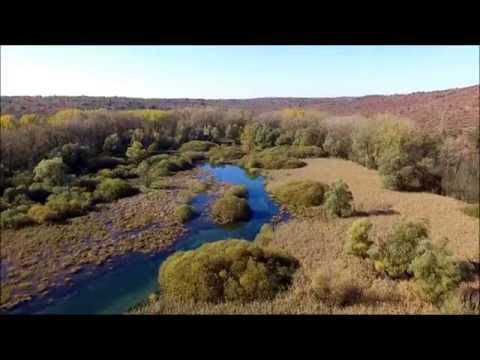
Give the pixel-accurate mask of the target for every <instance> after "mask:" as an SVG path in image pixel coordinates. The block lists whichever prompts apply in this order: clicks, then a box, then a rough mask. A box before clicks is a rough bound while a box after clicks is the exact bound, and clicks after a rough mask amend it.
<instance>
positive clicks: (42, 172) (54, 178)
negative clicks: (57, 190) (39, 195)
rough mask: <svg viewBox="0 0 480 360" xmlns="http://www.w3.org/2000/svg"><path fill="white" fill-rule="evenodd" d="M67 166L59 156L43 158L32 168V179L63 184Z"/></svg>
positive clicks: (52, 183)
mask: <svg viewBox="0 0 480 360" xmlns="http://www.w3.org/2000/svg"><path fill="white" fill-rule="evenodd" d="M66 173H67V167H66V166H65V164H64V163H63V160H62V158H61V157H55V158H53V159H44V160H42V161H40V162H39V163H38V165H37V166H36V167H35V169H33V174H34V181H35V182H43V183H45V184H48V185H52V186H55V185H60V186H61V185H63V184H64V183H65V180H66Z"/></svg>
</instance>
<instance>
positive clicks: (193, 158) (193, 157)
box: [182, 151, 207, 164]
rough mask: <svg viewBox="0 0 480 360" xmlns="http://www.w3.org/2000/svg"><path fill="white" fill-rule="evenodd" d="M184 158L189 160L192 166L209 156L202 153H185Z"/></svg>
mask: <svg viewBox="0 0 480 360" xmlns="http://www.w3.org/2000/svg"><path fill="white" fill-rule="evenodd" d="M182 156H183V157H184V158H185V159H187V160H188V162H190V163H191V164H195V163H197V162H199V161H202V160H205V159H206V158H207V155H206V154H205V153H203V152H200V151H185V152H184V153H182Z"/></svg>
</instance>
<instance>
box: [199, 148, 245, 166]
mask: <svg viewBox="0 0 480 360" xmlns="http://www.w3.org/2000/svg"><path fill="white" fill-rule="evenodd" d="M244 155H245V153H244V152H243V151H242V149H241V147H240V146H236V145H232V146H227V145H220V146H216V147H213V148H211V149H210V150H209V151H208V161H209V162H210V163H212V164H226V163H231V162H233V161H235V160H239V159H241V158H242V157H243V156H244Z"/></svg>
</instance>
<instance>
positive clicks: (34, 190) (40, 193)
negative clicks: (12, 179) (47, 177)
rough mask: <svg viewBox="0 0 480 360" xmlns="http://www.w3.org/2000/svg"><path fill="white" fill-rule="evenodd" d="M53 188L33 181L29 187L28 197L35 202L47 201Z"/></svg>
mask: <svg viewBox="0 0 480 360" xmlns="http://www.w3.org/2000/svg"><path fill="white" fill-rule="evenodd" d="M50 190H51V188H50V187H48V186H46V185H45V184H42V183H33V184H32V185H30V187H29V188H28V197H29V198H30V199H32V200H33V201H35V202H41V203H43V202H45V200H47V198H48V196H49V195H50V194H51V191H50Z"/></svg>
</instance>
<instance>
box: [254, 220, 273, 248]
mask: <svg viewBox="0 0 480 360" xmlns="http://www.w3.org/2000/svg"><path fill="white" fill-rule="evenodd" d="M272 239H273V226H272V225H271V224H263V225H262V227H261V228H260V231H259V232H258V234H257V236H256V237H255V244H257V245H259V246H262V247H263V246H267V245H268V244H269V243H270V241H272Z"/></svg>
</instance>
